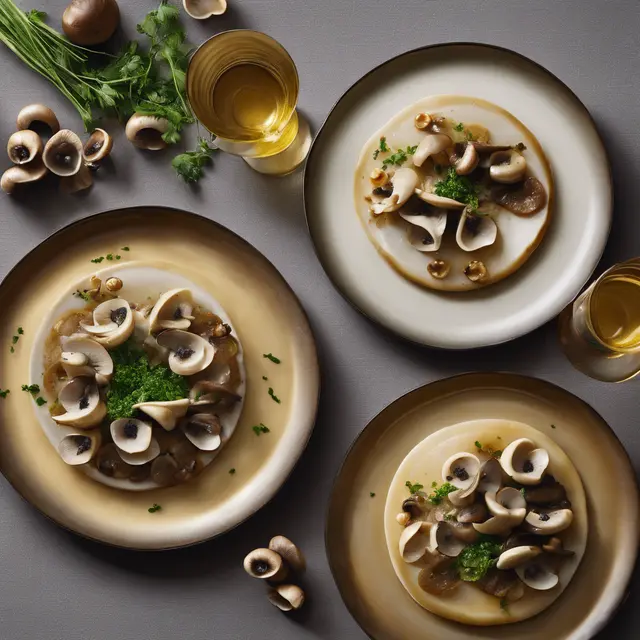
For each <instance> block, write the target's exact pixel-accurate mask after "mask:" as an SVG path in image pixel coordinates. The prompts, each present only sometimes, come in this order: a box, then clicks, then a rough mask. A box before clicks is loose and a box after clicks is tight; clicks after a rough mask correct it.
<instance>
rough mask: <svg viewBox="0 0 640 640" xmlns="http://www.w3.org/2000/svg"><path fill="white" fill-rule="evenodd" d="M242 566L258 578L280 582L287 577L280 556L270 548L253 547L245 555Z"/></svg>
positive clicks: (285, 568) (285, 567) (253, 576)
mask: <svg viewBox="0 0 640 640" xmlns="http://www.w3.org/2000/svg"><path fill="white" fill-rule="evenodd" d="M243 566H244V570H245V571H246V572H247V573H248V574H249V575H250V576H251V577H252V578H259V579H260V580H269V581H270V582H281V581H282V580H284V579H285V578H286V577H287V566H286V565H285V564H284V561H283V559H282V557H281V556H280V555H279V554H277V553H276V552H275V551H271V549H254V550H253V551H252V552H251V553H249V554H247V556H246V557H245V559H244V563H243Z"/></svg>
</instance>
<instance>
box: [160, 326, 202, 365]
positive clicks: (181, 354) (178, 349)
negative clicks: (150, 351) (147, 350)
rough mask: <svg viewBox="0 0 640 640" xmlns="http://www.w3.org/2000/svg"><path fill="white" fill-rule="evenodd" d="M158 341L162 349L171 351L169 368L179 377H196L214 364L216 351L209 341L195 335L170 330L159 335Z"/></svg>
mask: <svg viewBox="0 0 640 640" xmlns="http://www.w3.org/2000/svg"><path fill="white" fill-rule="evenodd" d="M157 341H158V344H159V345H160V346H161V347H165V348H166V349H169V350H170V351H171V353H170V355H169V368H170V369H171V371H173V372H174V373H177V374H178V375H181V376H192V375H195V374H196V373H200V371H203V370H204V369H206V368H207V367H208V366H209V365H210V364H211V363H212V362H213V356H214V353H215V349H214V348H213V346H212V345H211V344H210V343H209V341H208V340H205V339H204V338H201V337H200V336H198V335H196V334H195V333H189V332H188V331H181V330H179V329H169V330H168V331H163V332H162V333H161V334H159V335H158V337H157Z"/></svg>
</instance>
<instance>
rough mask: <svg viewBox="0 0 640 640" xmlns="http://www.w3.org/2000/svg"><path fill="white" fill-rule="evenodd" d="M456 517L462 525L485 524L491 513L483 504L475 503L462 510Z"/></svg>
mask: <svg viewBox="0 0 640 640" xmlns="http://www.w3.org/2000/svg"><path fill="white" fill-rule="evenodd" d="M456 517H457V519H458V522H461V523H462V524H466V523H468V522H470V523H474V522H484V521H485V520H486V519H487V518H488V517H489V512H488V510H487V507H486V506H485V505H483V504H482V503H481V502H475V503H474V504H472V505H470V506H468V507H463V508H462V509H460V511H459V512H458V515H457V516H456Z"/></svg>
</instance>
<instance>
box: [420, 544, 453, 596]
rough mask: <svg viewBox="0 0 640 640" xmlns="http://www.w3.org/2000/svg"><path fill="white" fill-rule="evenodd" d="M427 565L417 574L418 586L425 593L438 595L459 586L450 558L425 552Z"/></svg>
mask: <svg viewBox="0 0 640 640" xmlns="http://www.w3.org/2000/svg"><path fill="white" fill-rule="evenodd" d="M425 559H426V560H428V563H429V566H427V567H425V568H424V569H422V570H421V571H420V573H419V574H418V586H419V587H420V588H421V589H422V590H423V591H426V592H427V593H431V594H433V595H436V596H439V595H441V594H443V593H446V592H447V591H453V589H456V588H457V587H458V586H460V578H459V576H458V572H457V571H456V569H455V566H454V565H453V563H452V562H451V559H450V558H443V556H441V555H440V554H427V555H426V556H425Z"/></svg>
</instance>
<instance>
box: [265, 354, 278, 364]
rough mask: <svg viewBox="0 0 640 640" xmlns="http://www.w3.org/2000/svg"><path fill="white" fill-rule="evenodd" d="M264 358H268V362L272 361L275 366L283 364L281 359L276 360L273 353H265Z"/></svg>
mask: <svg viewBox="0 0 640 640" xmlns="http://www.w3.org/2000/svg"><path fill="white" fill-rule="evenodd" d="M262 357H263V358H267V359H268V360H271V362H273V363H275V364H280V363H281V362H282V360H280V358H276V357H275V356H274V355H273V354H272V353H263V354H262Z"/></svg>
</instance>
